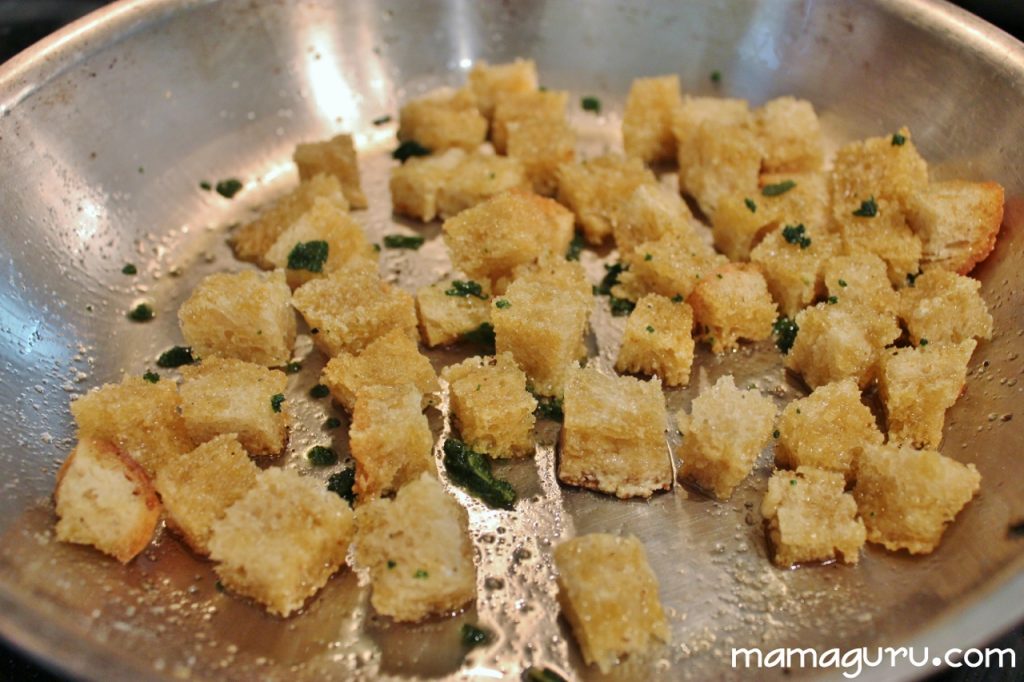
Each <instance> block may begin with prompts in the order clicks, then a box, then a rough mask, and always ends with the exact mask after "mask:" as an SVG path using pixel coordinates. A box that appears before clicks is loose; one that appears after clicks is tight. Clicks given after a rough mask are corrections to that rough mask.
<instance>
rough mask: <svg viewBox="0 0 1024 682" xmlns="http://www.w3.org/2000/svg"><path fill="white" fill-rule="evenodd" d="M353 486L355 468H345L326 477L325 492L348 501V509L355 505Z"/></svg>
mask: <svg viewBox="0 0 1024 682" xmlns="http://www.w3.org/2000/svg"><path fill="white" fill-rule="evenodd" d="M355 485H356V468H355V467H351V466H350V467H346V468H345V469H342V470H341V471H339V472H338V473H336V474H331V475H330V476H328V477H327V490H328V491H329V492H332V493H335V494H336V495H338V496H339V497H341V498H342V499H344V500H346V501H348V506H350V507H351V506H352V505H353V504H355V503H356V491H355ZM389 568H390V567H389Z"/></svg>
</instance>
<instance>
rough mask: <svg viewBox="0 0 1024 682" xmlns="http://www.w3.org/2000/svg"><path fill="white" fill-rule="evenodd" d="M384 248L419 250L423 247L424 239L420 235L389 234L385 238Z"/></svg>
mask: <svg viewBox="0 0 1024 682" xmlns="http://www.w3.org/2000/svg"><path fill="white" fill-rule="evenodd" d="M384 246H385V247H386V248H389V249H412V250H413V251H417V250H419V248H420V247H421V246H423V237H421V236H420V235H418V234H417V235H412V236H409V235H404V234H389V235H385V237H384Z"/></svg>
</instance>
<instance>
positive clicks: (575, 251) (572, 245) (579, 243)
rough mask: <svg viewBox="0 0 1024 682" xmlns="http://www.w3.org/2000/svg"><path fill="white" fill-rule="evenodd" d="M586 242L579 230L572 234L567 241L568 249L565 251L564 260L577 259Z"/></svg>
mask: <svg viewBox="0 0 1024 682" xmlns="http://www.w3.org/2000/svg"><path fill="white" fill-rule="evenodd" d="M585 243H586V242H584V240H583V235H581V234H580V233H579V232H577V233H576V234H574V235H573V236H572V241H571V242H569V250H568V251H566V252H565V259H566V260H579V259H580V253H582V252H583V246H584V244H585Z"/></svg>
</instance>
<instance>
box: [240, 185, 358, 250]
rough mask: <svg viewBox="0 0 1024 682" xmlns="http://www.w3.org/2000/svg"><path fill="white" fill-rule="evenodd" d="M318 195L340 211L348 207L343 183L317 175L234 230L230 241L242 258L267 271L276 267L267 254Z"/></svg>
mask: <svg viewBox="0 0 1024 682" xmlns="http://www.w3.org/2000/svg"><path fill="white" fill-rule="evenodd" d="M317 198H321V199H326V200H328V201H329V202H331V203H332V204H334V205H335V206H336V207H337V208H338V210H340V211H347V210H348V200H347V199H345V194H344V193H343V191H342V187H341V182H340V181H339V180H338V178H336V177H334V176H333V175H323V174H321V175H316V176H314V177H312V178H310V179H309V180H307V181H305V182H301V183H299V186H298V187H296V188H295V189H293V190H292V191H291V192H289V193H288V194H285V195H284V196H283V197H281V198H280V199H278V200H277V201H275V202H274V203H272V204H271V205H270V206H269V207H267V208H266V209H264V210H263V212H261V213H260V215H259V216H258V217H257V218H256V219H255V220H253V221H251V222H248V223H246V224H245V225H242V226H241V227H238V228H235V229H234V230H232V232H231V234H230V235H228V243H229V244H231V248H232V249H233V250H234V252H235V257H236V258H238V259H239V260H244V261H250V262H253V263H256V264H257V265H259V266H260V267H261V268H264V269H265V270H271V269H273V268H274V265H273V263H271V262H270V261H268V260H267V259H266V258H265V257H264V255H265V254H266V253H267V251H269V250H270V247H271V246H273V245H274V242H276V241H277V238H278V237H280V236H281V233H282V232H284V231H285V230H287V229H288V228H289V227H291V225H292V223H294V222H295V221H296V220H298V219H299V218H301V217H302V214H303V213H305V212H306V211H308V210H309V209H311V208H313V203H314V201H315V200H316V199H317Z"/></svg>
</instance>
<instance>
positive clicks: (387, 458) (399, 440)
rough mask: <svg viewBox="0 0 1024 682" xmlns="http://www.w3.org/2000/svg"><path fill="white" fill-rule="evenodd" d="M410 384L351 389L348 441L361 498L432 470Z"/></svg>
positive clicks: (428, 438)
mask: <svg viewBox="0 0 1024 682" xmlns="http://www.w3.org/2000/svg"><path fill="white" fill-rule="evenodd" d="M422 409H423V407H422V396H421V394H420V391H419V389H418V388H416V387H415V386H413V385H412V384H403V385H401V386H367V387H366V388H364V389H362V390H361V391H360V392H359V393H358V394H356V402H355V407H354V408H353V409H352V427H351V428H350V429H349V434H348V435H349V446H350V449H351V450H352V458H353V459H355V461H356V484H355V491H356V494H357V495H358V496H359V501H360V502H364V501H366V500H369V499H373V498H375V497H380V496H381V495H386V494H388V493H393V492H395V491H397V490H398V489H399V488H401V487H402V486H403V485H405V484H407V483H409V482H410V481H414V480H416V479H417V478H419V475H420V474H421V473H423V472H427V473H429V474H431V475H436V474H437V469H436V467H435V465H434V455H433V449H434V436H433V435H432V434H431V432H430V426H429V425H428V424H427V418H426V416H425V415H424V414H423V412H422Z"/></svg>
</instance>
